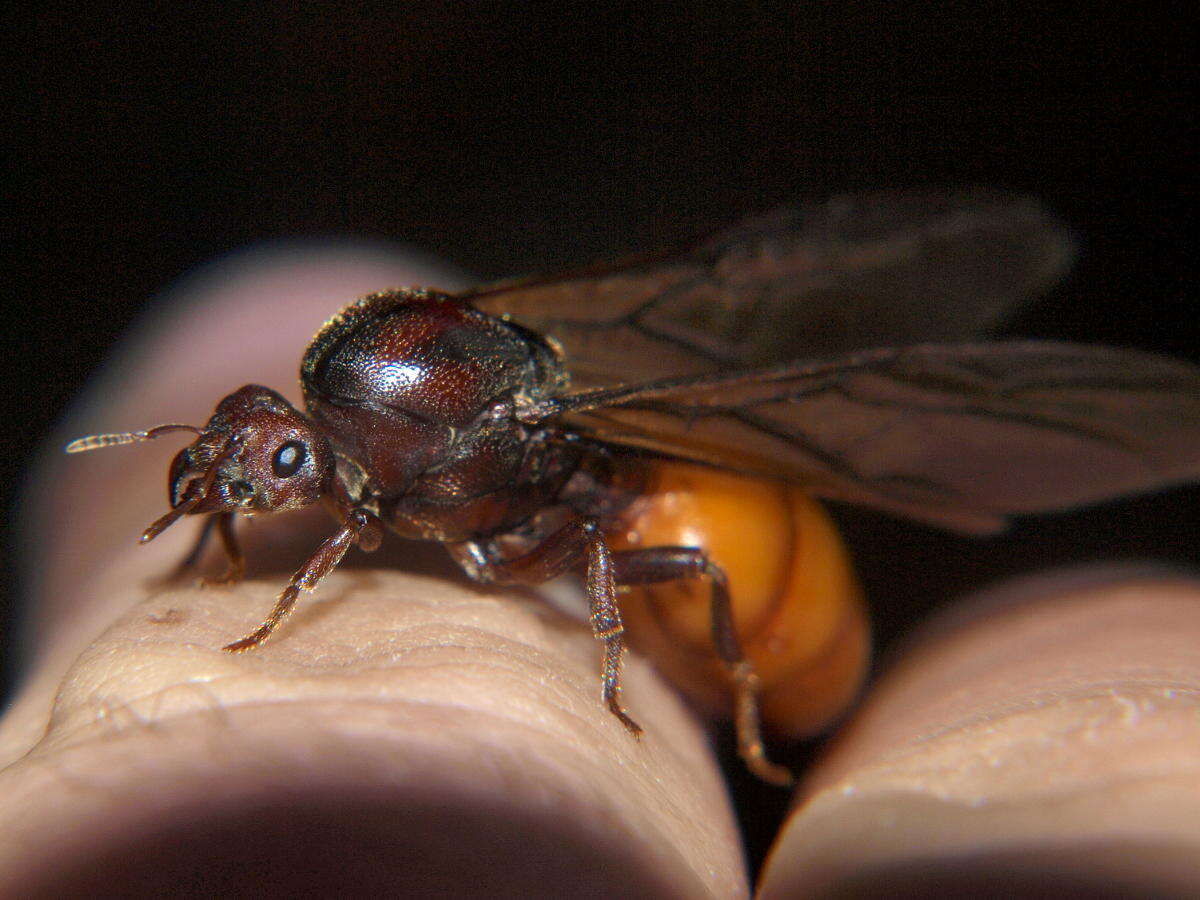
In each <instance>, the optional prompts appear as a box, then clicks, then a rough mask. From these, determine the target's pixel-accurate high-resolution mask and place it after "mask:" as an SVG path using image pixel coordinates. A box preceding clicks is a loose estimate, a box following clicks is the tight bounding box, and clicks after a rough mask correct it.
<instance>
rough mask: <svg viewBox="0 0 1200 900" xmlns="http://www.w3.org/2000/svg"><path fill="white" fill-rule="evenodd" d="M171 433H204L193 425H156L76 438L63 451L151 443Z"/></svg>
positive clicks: (71, 451) (81, 451)
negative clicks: (141, 429)
mask: <svg viewBox="0 0 1200 900" xmlns="http://www.w3.org/2000/svg"><path fill="white" fill-rule="evenodd" d="M172 431H190V432H192V434H203V433H204V432H202V431H201V430H200V429H199V428H197V427H196V426H195V425H178V424H171V425H157V426H155V427H154V428H148V429H147V430H145V431H125V432H122V433H121V434H89V435H88V436H87V437H81V438H76V439H75V440H73V441H71V443H69V444H67V446H66V447H65V448H64V449H65V450H66V451H67V452H68V453H84V452H85V451H88V450H99V449H100V448H101V447H116V446H119V445H120V444H134V443H137V442H138V441H152V440H154V439H155V438H156V437H161V436H162V435H164V434H169V433H170V432H172Z"/></svg>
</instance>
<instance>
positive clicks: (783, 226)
mask: <svg viewBox="0 0 1200 900" xmlns="http://www.w3.org/2000/svg"><path fill="white" fill-rule="evenodd" d="M1072 256H1073V243H1072V240H1071V237H1070V235H1069V234H1068V232H1067V231H1066V229H1065V228H1063V226H1062V225H1061V224H1059V223H1058V222H1057V221H1056V220H1055V219H1053V218H1052V217H1051V216H1050V215H1049V214H1047V213H1046V212H1045V210H1043V209H1042V208H1041V206H1040V205H1038V204H1037V203H1036V202H1035V201H1032V200H1029V199H1027V198H1021V197H1014V196H1011V195H1005V194H1001V193H998V192H995V191H986V190H972V191H961V192H947V191H941V192H934V191H926V192H910V193H882V194H869V195H860V196H848V197H840V198H837V199H834V200H830V201H828V202H825V203H820V204H812V205H808V206H800V207H795V208H785V209H780V210H777V211H776V212H773V213H771V214H768V215H765V216H762V217H760V218H757V219H752V220H749V221H746V222H743V223H742V224H740V225H738V226H736V227H733V228H730V229H728V230H726V231H723V232H721V233H718V234H716V235H714V236H712V237H710V238H709V239H707V240H704V241H701V242H699V243H697V244H696V245H694V246H693V247H691V248H689V249H687V250H685V251H683V252H680V253H676V254H660V255H657V256H651V257H640V258H635V259H630V260H625V261H623V262H618V263H615V264H611V265H607V266H602V267H598V268H593V269H589V270H584V271H580V272H576V273H573V274H568V275H565V276H559V277H557V278H554V279H545V280H539V279H532V280H528V281H522V282H513V283H510V284H501V285H496V286H492V287H488V288H483V289H480V290H478V291H476V292H474V293H471V294H469V295H466V298H467V299H468V300H470V302H471V303H472V305H474V306H477V307H478V308H480V309H482V310H484V311H485V312H489V313H492V314H493V315H505V316H509V317H511V318H513V319H515V320H517V321H518V322H520V323H522V324H524V325H527V326H529V327H530V328H533V329H534V330H536V331H539V332H542V333H543V334H549V335H551V336H553V337H554V338H555V339H556V340H558V341H559V342H560V343H561V344H562V346H563V349H564V351H565V353H566V358H567V365H568V368H569V369H570V372H571V375H572V379H573V383H574V384H575V385H576V386H577V387H597V386H603V385H611V384H615V383H626V384H629V383H635V382H641V381H652V380H656V379H659V378H671V377H681V376H686V375H697V374H701V373H707V372H725V371H735V370H738V369H745V368H747V367H760V366H766V365H772V364H775V363H780V362H784V361H788V360H794V359H822V358H828V357H830V356H831V355H836V354H839V353H846V352H850V351H853V350H856V349H859V348H861V347H873V346H887V345H893V344H894V345H899V344H905V343H914V342H917V341H962V340H970V339H975V338H978V337H980V336H981V335H982V334H984V333H986V332H987V331H988V330H989V329H992V328H994V327H995V326H996V325H997V324H998V323H999V321H1000V320H1001V319H1002V317H1004V316H1005V315H1007V314H1010V313H1011V312H1013V310H1014V309H1015V308H1018V307H1019V306H1020V305H1021V304H1022V303H1023V302H1024V301H1026V300H1027V299H1029V298H1030V297H1032V296H1033V295H1035V294H1036V293H1037V292H1038V291H1040V290H1042V289H1043V288H1045V287H1046V286H1047V285H1049V284H1051V283H1053V282H1054V281H1055V280H1056V279H1057V278H1058V277H1059V276H1060V275H1061V274H1062V273H1063V272H1064V271H1065V269H1066V268H1067V267H1068V266H1069V264H1070V261H1071V259H1072Z"/></svg>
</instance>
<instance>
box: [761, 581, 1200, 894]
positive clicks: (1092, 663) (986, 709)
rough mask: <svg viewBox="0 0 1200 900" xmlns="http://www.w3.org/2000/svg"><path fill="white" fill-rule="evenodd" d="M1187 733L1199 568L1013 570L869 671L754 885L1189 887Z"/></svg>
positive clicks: (1193, 871) (1190, 748) (931, 890)
mask: <svg viewBox="0 0 1200 900" xmlns="http://www.w3.org/2000/svg"><path fill="white" fill-rule="evenodd" d="M1198 743H1200V583H1198V582H1197V581H1195V580H1193V579H1189V578H1185V577H1182V576H1170V575H1166V574H1164V573H1162V572H1159V573H1157V574H1153V575H1150V574H1142V575H1137V574H1134V573H1126V575H1125V576H1121V577H1116V578H1115V579H1114V578H1105V577H1098V578H1093V579H1091V580H1089V579H1086V578H1084V579H1082V580H1081V579H1080V578H1079V577H1078V575H1075V576H1072V577H1069V578H1066V579H1060V580H1059V584H1058V587H1057V589H1054V585H1052V584H1051V583H1048V582H1045V581H1041V582H1037V581H1027V582H1024V583H1022V584H1020V585H1017V586H1016V587H1015V588H1013V589H1011V590H1010V592H1009V595H1008V596H1007V597H997V596H996V595H994V594H993V596H991V597H990V598H987V599H984V600H979V601H977V602H976V604H975V609H974V611H973V613H970V614H965V615H964V614H959V615H958V616H957V621H956V622H955V623H953V624H952V625H950V626H946V627H942V628H938V629H935V630H934V631H933V632H931V633H930V634H929V635H928V637H927V638H926V639H924V640H921V641H919V642H917V643H915V644H914V645H913V646H912V647H910V648H909V650H908V652H907V653H906V654H905V656H904V657H903V658H902V659H900V660H898V661H897V663H896V665H894V666H893V667H892V668H891V670H890V671H888V672H887V673H886V674H885V675H884V676H883V678H882V679H881V683H880V684H879V685H878V687H877V688H876V689H875V690H873V691H872V693H871V695H870V697H869V698H868V700H867V702H866V703H865V704H864V707H863V709H862V710H861V711H860V713H859V714H858V715H857V716H856V717H855V718H854V720H853V721H852V722H851V723H850V725H849V726H848V727H847V729H846V730H845V731H844V732H843V734H842V735H841V736H840V737H839V739H838V741H837V742H836V744H835V746H834V748H833V750H832V752H831V753H830V754H829V755H828V756H827V758H826V759H824V760H823V761H822V763H821V764H820V765H818V766H817V767H816V768H815V770H814V771H813V773H812V774H811V775H810V777H809V779H808V781H807V782H806V784H805V785H804V787H803V788H802V791H801V796H802V797H803V799H802V801H801V802H800V803H799V804H798V806H797V807H796V809H795V810H794V812H793V815H792V816H791V818H790V819H789V821H788V823H787V824H786V826H785V828H784V829H783V832H782V833H781V836H780V838H779V840H778V841H777V843H776V846H775V849H774V851H773V853H772V856H771V859H770V861H769V863H768V866H767V868H766V870H765V872H764V882H763V896H764V897H774V896H792V895H793V893H794V892H796V891H800V890H803V891H807V892H814V893H821V892H822V891H831V892H834V893H836V892H838V891H845V892H849V893H851V894H855V893H856V892H857V893H863V894H870V892H871V891H872V890H874V891H878V890H880V889H881V888H882V887H883V886H885V885H887V886H888V887H889V890H908V889H911V890H913V891H916V892H925V893H927V894H940V893H941V892H943V891H949V892H951V893H955V892H959V893H971V891H970V890H968V888H974V889H980V888H984V887H986V886H987V885H989V884H990V885H991V887H990V888H988V889H989V890H991V891H993V892H994V891H995V890H997V888H998V887H999V889H1000V890H1004V887H1003V886H1004V885H1008V886H1009V887H1010V888H1011V889H1013V890H1020V889H1021V886H1022V885H1028V884H1033V883H1039V882H1040V883H1041V884H1043V885H1059V886H1061V887H1063V889H1072V890H1074V889H1078V888H1079V886H1086V887H1087V888H1089V889H1091V890H1095V889H1098V888H1100V887H1107V888H1114V887H1115V889H1117V890H1147V889H1157V890H1178V889H1179V887H1180V886H1181V885H1184V884H1186V885H1188V887H1189V889H1190V890H1191V891H1195V890H1196V889H1197V888H1198V887H1200V866H1197V865H1196V863H1195V860H1196V859H1197V858H1200V854H1197V850H1198V849H1200V827H1198V826H1197V825H1196V824H1195V823H1196V822H1198V821H1200V799H1197V798H1198V797H1200V793H1198V792H1197V790H1196V787H1197V778H1198V776H1197V774H1196V766H1195V762H1194V760H1195V753H1194V748H1195V747H1196V746H1197V744H1198ZM902 886H904V887H902Z"/></svg>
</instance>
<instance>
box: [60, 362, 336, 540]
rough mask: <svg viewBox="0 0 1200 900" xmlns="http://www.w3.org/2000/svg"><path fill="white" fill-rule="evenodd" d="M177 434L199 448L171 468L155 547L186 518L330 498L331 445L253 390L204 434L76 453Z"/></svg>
mask: <svg viewBox="0 0 1200 900" xmlns="http://www.w3.org/2000/svg"><path fill="white" fill-rule="evenodd" d="M174 431H191V432H193V433H194V434H196V435H197V437H196V440H195V441H194V442H193V443H192V444H191V445H190V446H188V447H185V448H184V449H183V450H181V451H179V453H178V454H176V456H175V459H174V460H172V462H171V468H170V472H169V475H168V490H169V497H170V502H171V511H170V512H168V513H167V514H166V515H165V516H163V517H162V518H160V519H159V520H158V521H157V522H155V523H154V524H153V525H151V526H150V527H149V528H147V529H146V531H145V532H144V533H143V534H142V541H143V542H145V541H148V540H150V539H152V538H153V537H155V536H156V535H158V534H160V533H161V532H162V531H164V530H165V529H166V528H167V527H168V526H170V525H171V524H172V523H173V522H175V521H176V520H177V519H179V518H180V517H181V516H184V515H188V514H201V513H217V512H230V511H236V512H239V513H241V514H243V515H256V514H260V513H267V512H276V511H278V510H284V509H299V508H300V507H302V506H307V505H309V504H310V503H312V502H313V501H315V500H317V499H319V498H320V497H321V496H322V495H323V494H325V493H326V492H328V491H329V490H330V488H331V486H332V479H333V477H334V461H333V453H332V451H331V450H330V447H329V442H328V441H327V440H326V439H325V437H324V436H323V435H322V434H321V433H320V432H319V431H318V430H317V428H316V427H315V426H314V425H313V423H312V422H311V421H310V420H309V419H308V418H306V417H305V416H304V415H302V414H301V413H300V412H298V411H297V410H296V409H295V407H293V406H292V405H291V404H290V403H288V402H287V400H285V399H284V398H283V397H281V396H280V395H279V394H277V393H275V391H272V390H270V389H269V388H265V387H262V386H260V385H256V384H248V385H246V386H245V387H243V388H241V389H240V390H237V391H235V392H234V393H232V394H230V395H229V396H228V397H226V398H225V399H224V400H222V401H221V402H220V403H218V404H217V408H216V410H215V411H214V412H213V415H212V418H210V419H209V420H208V424H206V425H205V426H204V428H202V429H201V428H196V427H194V426H192V425H159V426H158V427H156V428H151V429H148V430H146V431H138V432H131V433H126V434H101V435H93V436H91V437H86V438H80V439H79V440H77V441H73V442H72V443H71V444H69V445H68V446H67V452H68V453H78V452H81V451H84V450H94V449H97V448H99V447H109V446H113V445H115V444H128V443H133V442H134V441H146V440H152V439H154V438H157V437H160V436H161V435H163V434H167V433H169V432H174Z"/></svg>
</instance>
